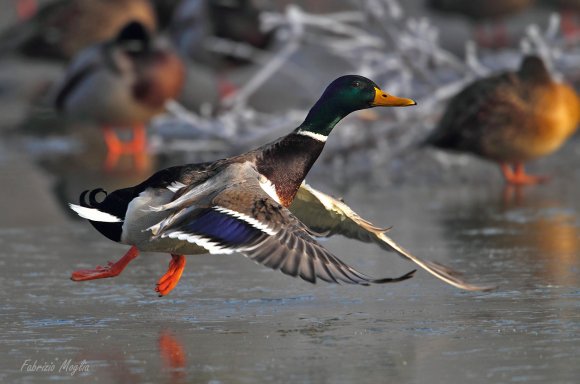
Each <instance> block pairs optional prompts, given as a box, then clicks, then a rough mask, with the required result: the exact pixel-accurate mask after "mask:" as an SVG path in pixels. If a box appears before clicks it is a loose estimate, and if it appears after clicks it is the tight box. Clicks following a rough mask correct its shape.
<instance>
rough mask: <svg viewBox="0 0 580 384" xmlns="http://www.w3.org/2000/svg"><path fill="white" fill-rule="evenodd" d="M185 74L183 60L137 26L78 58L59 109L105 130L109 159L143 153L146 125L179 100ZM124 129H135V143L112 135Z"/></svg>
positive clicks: (58, 99) (61, 88)
mask: <svg viewBox="0 0 580 384" xmlns="http://www.w3.org/2000/svg"><path fill="white" fill-rule="evenodd" d="M184 74H185V69H184V66H183V64H182V61H181V59H180V58H179V56H178V55H177V54H176V53H175V52H174V51H173V50H172V49H171V48H170V47H169V46H167V45H166V44H164V43H163V42H162V41H160V40H158V39H155V38H154V37H153V36H151V35H150V32H149V30H148V29H147V27H146V26H145V25H143V24H141V23H140V22H137V21H133V22H130V23H129V24H127V25H126V26H124V27H123V28H122V29H121V31H120V32H119V33H118V35H117V36H116V37H115V38H114V39H113V40H111V41H107V42H104V43H100V44H97V45H94V46H91V47H88V48H87V49H86V50H83V51H81V52H80V53H79V55H78V56H77V57H76V58H75V59H74V60H73V61H72V63H71V64H70V66H69V68H68V70H67V72H66V74H65V77H64V79H63V81H62V82H61V83H60V85H59V86H58V88H57V90H56V93H55V94H56V96H55V105H56V108H57V110H58V111H60V112H61V113H63V114H64V115H65V116H68V117H71V118H76V119H83V120H88V121H91V122H96V123H98V124H100V125H102V126H103V133H104V137H105V142H106V144H107V147H108V150H109V153H111V154H115V155H118V154H120V153H139V152H144V151H145V149H146V132H145V126H144V125H145V124H146V123H147V122H148V121H149V120H150V119H151V118H152V117H154V116H155V115H157V114H160V113H162V112H164V110H165V105H166V102H167V101H169V100H172V99H174V98H176V97H177V96H178V95H179V94H180V92H181V88H182V85H183V82H184ZM123 126H129V127H131V128H132V129H133V140H132V142H129V143H124V142H122V141H120V139H119V138H118V137H117V135H116V133H115V132H114V129H113V127H123Z"/></svg>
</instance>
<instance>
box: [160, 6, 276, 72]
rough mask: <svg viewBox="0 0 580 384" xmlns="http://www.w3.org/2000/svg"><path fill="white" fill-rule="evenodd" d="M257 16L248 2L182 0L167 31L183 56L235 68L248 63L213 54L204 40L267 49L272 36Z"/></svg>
mask: <svg viewBox="0 0 580 384" xmlns="http://www.w3.org/2000/svg"><path fill="white" fill-rule="evenodd" d="M261 14H262V10H261V9H259V8H258V7H256V6H255V5H254V3H253V2H252V1H250V0H184V1H182V2H181V4H180V5H179V6H178V7H177V9H176V11H175V13H174V16H173V20H172V23H171V26H170V28H169V32H170V34H171V36H172V39H173V41H174V43H175V46H176V47H177V49H178V50H179V51H180V52H181V53H182V54H183V55H184V56H186V57H188V58H191V59H193V60H195V61H198V62H202V63H208V64H211V65H213V66H215V65H218V66H220V67H224V66H225V67H228V66H235V65H240V64H245V63H247V62H248V61H247V60H242V59H241V58H240V57H235V56H232V55H228V54H227V53H226V52H223V53H220V52H216V51H213V49H214V48H215V44H212V43H208V40H207V39H208V37H216V38H220V39H224V40H227V41H228V42H231V43H238V44H242V45H245V46H246V47H248V48H250V49H252V48H253V49H260V50H263V49H267V48H268V47H270V45H271V43H272V41H273V35H274V33H273V32H272V31H263V30H262V29H261V27H260V17H261Z"/></svg>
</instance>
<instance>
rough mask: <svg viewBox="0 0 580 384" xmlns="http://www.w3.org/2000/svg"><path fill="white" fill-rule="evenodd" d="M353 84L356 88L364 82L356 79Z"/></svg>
mask: <svg viewBox="0 0 580 384" xmlns="http://www.w3.org/2000/svg"><path fill="white" fill-rule="evenodd" d="M352 86H353V87H355V88H360V87H361V86H362V83H361V82H360V81H358V80H355V81H353V82H352Z"/></svg>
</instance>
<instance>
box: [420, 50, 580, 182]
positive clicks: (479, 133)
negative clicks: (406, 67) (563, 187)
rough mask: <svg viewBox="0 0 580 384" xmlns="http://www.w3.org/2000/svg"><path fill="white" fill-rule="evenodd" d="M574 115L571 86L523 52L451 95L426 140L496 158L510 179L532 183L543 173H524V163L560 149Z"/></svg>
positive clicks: (578, 114) (577, 106) (578, 109)
mask: <svg viewBox="0 0 580 384" xmlns="http://www.w3.org/2000/svg"><path fill="white" fill-rule="evenodd" d="M579 120H580V103H579V99H578V95H577V94H576V92H575V91H574V89H572V88H571V87H570V86H568V85H566V84H564V83H560V82H556V81H554V80H553V78H552V77H551V76H550V73H549V72H548V70H547V68H546V66H545V64H544V62H543V61H542V59H540V58H539V57H537V56H527V57H525V58H524V60H523V62H522V64H521V66H520V68H519V70H518V71H516V72H506V73H502V74H499V75H495V76H491V77H488V78H484V79H480V80H477V81H475V82H473V83H471V84H470V85H468V86H467V87H466V88H465V89H463V90H462V91H461V92H459V93H458V94H457V95H456V96H455V97H453V98H452V99H451V101H450V102H449V104H448V106H447V109H446V111H445V113H444V115H443V117H442V118H441V120H440V122H439V124H438V126H437V127H436V128H435V130H434V131H433V132H432V133H431V134H430V135H429V137H428V138H427V139H426V141H425V144H427V145H432V146H435V147H438V148H442V149H449V150H455V151H462V152H469V153H472V154H475V155H478V156H480V157H482V158H484V159H487V160H491V161H495V162H497V163H499V164H500V166H501V170H502V173H503V176H504V178H505V180H506V182H507V183H509V184H515V185H518V184H519V185H522V184H536V183H540V182H543V181H545V180H546V178H545V177H543V176H532V175H528V174H526V173H525V170H524V163H525V162H528V161H530V160H533V159H535V158H538V157H542V156H545V155H548V154H550V153H552V152H554V151H556V150H557V149H558V148H560V146H562V144H564V142H565V141H566V140H567V139H568V138H569V137H570V136H571V135H572V134H573V133H574V132H575V131H576V128H577V125H578V122H579Z"/></svg>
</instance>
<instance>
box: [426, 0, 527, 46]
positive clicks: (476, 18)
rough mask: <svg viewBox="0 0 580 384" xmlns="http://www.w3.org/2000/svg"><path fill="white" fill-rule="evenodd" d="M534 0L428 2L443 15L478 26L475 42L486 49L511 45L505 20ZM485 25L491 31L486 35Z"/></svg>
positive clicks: (432, 0)
mask: <svg viewBox="0 0 580 384" xmlns="http://www.w3.org/2000/svg"><path fill="white" fill-rule="evenodd" d="M532 2H533V0H427V5H428V7H429V8H431V9H434V10H436V11H439V12H443V13H450V14H457V15H461V16H464V17H466V18H468V19H469V20H471V21H472V22H473V23H475V24H476V28H475V40H476V42H477V43H478V44H479V45H481V46H484V47H488V48H499V47H504V46H507V45H509V34H508V31H507V28H506V26H505V25H504V24H503V23H502V20H503V19H506V18H508V17H510V16H513V15H515V14H517V13H519V12H521V11H523V10H525V9H526V8H528V7H529V6H530V5H532ZM485 24H488V25H487V26H488V27H489V29H490V33H486V28H485Z"/></svg>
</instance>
